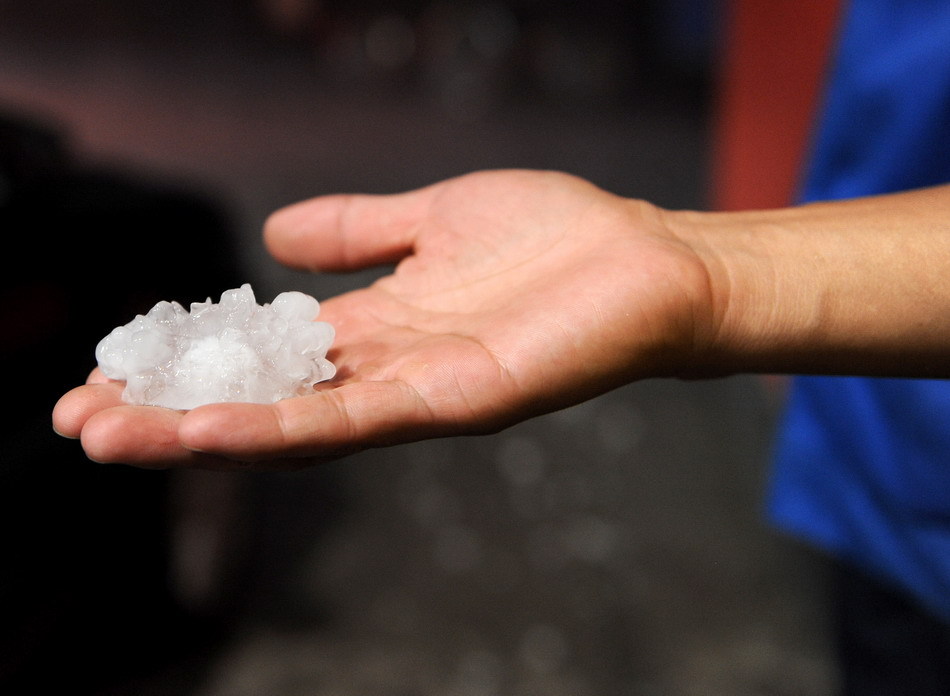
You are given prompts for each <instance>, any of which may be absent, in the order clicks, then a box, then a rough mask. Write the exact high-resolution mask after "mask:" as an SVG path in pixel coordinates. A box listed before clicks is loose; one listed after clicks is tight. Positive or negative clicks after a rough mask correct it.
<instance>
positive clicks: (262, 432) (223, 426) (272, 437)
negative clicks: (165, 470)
mask: <svg viewBox="0 0 950 696" xmlns="http://www.w3.org/2000/svg"><path fill="white" fill-rule="evenodd" d="M442 427H444V426H442V425H440V424H439V423H438V422H436V421H435V419H434V418H433V416H432V413H431V412H430V410H429V408H428V407H427V406H426V404H425V403H424V401H423V400H422V398H421V397H420V396H419V395H418V394H417V393H416V392H415V391H414V390H413V389H412V388H410V387H408V386H407V385H405V384H404V383H402V382H395V381H389V382H354V383H352V384H345V385H343V386H341V387H338V388H335V389H329V390H326V391H320V392H317V393H315V394H312V395H308V396H305V397H299V398H295V399H286V400H284V401H278V402H277V403H275V404H270V405H259V404H214V405H211V406H204V407H199V408H197V409H195V410H194V411H191V412H190V413H188V414H186V415H185V417H184V419H183V420H182V423H181V426H180V429H179V436H180V438H181V441H182V443H183V444H184V445H185V446H186V447H188V448H191V449H194V450H195V451H199V452H205V453H210V454H218V455H222V456H226V457H230V458H234V459H239V460H247V461H266V460H268V459H271V458H274V457H282V456H288V455H289V456H294V457H338V456H342V455H345V454H351V453H353V452H357V451H359V450H362V449H366V448H368V447H378V446H384V445H392V444H397V443H401V442H409V441H413V440H418V439H422V438H424V437H431V436H434V435H438V434H439V432H440V430H441V429H442Z"/></svg>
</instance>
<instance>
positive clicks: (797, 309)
mask: <svg viewBox="0 0 950 696" xmlns="http://www.w3.org/2000/svg"><path fill="white" fill-rule="evenodd" d="M670 220H671V226H672V227H673V228H674V229H676V230H681V234H682V236H683V238H684V240H686V241H687V242H688V243H689V244H690V246H691V248H693V249H695V250H696V251H697V253H699V254H700V255H701V256H703V259H704V265H705V266H706V267H707V268H708V269H709V272H710V277H711V285H712V287H713V288H715V290H714V294H715V297H714V299H713V307H714V312H715V317H714V319H713V325H714V326H715V327H716V332H717V334H716V336H715V338H714V340H713V342H712V343H711V345H710V346H709V348H708V349H707V350H706V351H705V353H706V355H705V357H704V358H703V361H702V362H703V363H704V364H705V365H708V366H710V367H712V368H713V369H714V370H721V371H723V372H790V373H819V374H846V375H854V374H858V375H887V376H907V377H947V376H950V186H941V187H936V188H931V189H925V190H920V191H913V192H907V193H902V194H896V195H890V196H878V197H871V198H864V199H858V200H852V201H843V202H833V203H817V204H812V205H805V206H800V207H796V208H789V209H785V210H773V211H761V212H746V213H724V214H710V213H675V214H673V215H672V217H671V218H670Z"/></svg>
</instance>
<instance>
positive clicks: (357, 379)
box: [54, 172, 703, 466]
mask: <svg viewBox="0 0 950 696" xmlns="http://www.w3.org/2000/svg"><path fill="white" fill-rule="evenodd" d="M268 242H269V246H270V247H271V250H272V252H273V253H274V255H275V256H276V257H277V258H278V259H279V260H283V261H286V262H290V263H292V264H294V265H302V266H307V267H319V268H332V269H347V268H356V267H360V266H363V265H367V264H370V263H374V262H376V263H378V262H381V261H395V260H399V261H400V262H399V264H398V266H397V267H396V270H395V272H394V273H393V274H392V275H389V276H386V277H385V278H383V279H381V280H380V281H377V282H376V283H375V284H373V285H372V286H370V287H369V288H365V289H362V290H358V291H355V292H352V293H348V294H346V295H342V296H339V297H336V298H333V299H330V300H327V301H326V302H324V303H323V308H322V312H321V320H326V321H329V322H331V323H332V324H334V326H335V327H336V329H337V342H336V348H335V349H334V351H332V352H331V355H330V357H331V359H333V361H334V362H335V363H336V364H337V366H338V368H339V373H338V378H337V379H336V380H334V382H332V383H330V384H328V385H324V386H323V388H321V389H319V390H318V391H317V392H316V393H314V394H313V395H311V396H305V397H299V398H295V399H288V400H285V401H282V402H278V403H277V404H273V405H267V406H263V405H253V404H214V405H210V406H205V407H201V408H199V409H195V410H194V411H191V412H189V413H185V414H183V413H179V412H175V411H168V410H166V409H158V408H153V407H132V406H124V405H121V402H120V399H119V394H120V392H121V387H120V385H116V384H104V383H101V382H102V380H101V378H98V377H96V378H94V379H93V380H92V381H93V382H99V383H94V384H90V385H87V386H85V387H80V388H79V389H77V390H74V391H73V392H70V393H69V394H67V395H66V396H65V397H64V398H63V399H62V400H61V402H60V404H59V405H58V406H57V412H56V414H54V421H56V423H57V429H58V430H59V431H60V432H62V433H63V434H66V435H72V436H77V435H79V434H80V433H81V435H82V440H83V445H84V447H85V448H86V451H87V453H89V455H90V456H91V457H93V458H94V459H98V460H100V461H124V462H127V463H133V464H139V465H174V464H186V465H197V466H221V465H225V466H226V465H229V464H228V462H229V461H230V460H233V459H236V460H245V461H265V460H267V461H271V460H277V459H280V458H283V457H287V456H290V457H301V456H311V457H333V456H339V455H340V454H345V453H347V452H350V451H355V450H358V449H362V448H365V447H369V446H379V445H385V444H392V443H397V442H405V441H411V440H416V439H421V438H424V437H431V436H439V435H449V434H459V433H471V432H489V431H492V430H496V429H498V428H500V427H504V426H506V425H508V424H510V423H512V422H515V421H517V420H520V419H523V418H526V417H530V416H532V415H536V414H537V413H541V412H544V411H549V410H553V409H556V408H560V407H562V406H565V405H568V404H570V403H575V402H578V401H581V400H583V399H584V398H588V397H590V396H593V395H595V394H597V393H600V392H603V391H605V390H607V389H610V388H612V387H615V386H618V385H619V384H621V383H623V382H625V381H628V380H630V379H634V378H636V377H640V376H644V375H655V374H663V373H665V372H668V371H669V370H670V369H671V367H670V366H671V365H672V364H673V363H674V360H673V356H674V354H675V353H676V352H677V351H678V350H680V349H681V348H683V347H685V346H689V345H690V344H691V342H692V340H693V339H694V337H693V335H692V333H693V331H694V330H695V327H694V326H693V325H692V321H691V319H692V317H691V308H692V306H693V300H694V297H693V295H694V294H695V293H696V292H701V288H702V284H703V279H702V269H701V268H700V267H699V264H698V262H697V261H696V260H695V257H694V255H692V254H691V253H690V251H689V250H688V248H686V247H685V246H683V245H680V244H679V243H678V242H677V241H676V240H675V239H674V238H673V237H672V236H671V235H669V234H668V233H667V232H666V230H665V229H664V228H663V226H662V225H661V224H660V223H659V217H658V216H657V211H656V210H655V209H653V208H650V207H649V206H646V205H645V204H642V203H635V202H632V201H627V200H624V199H621V198H617V197H615V196H612V195H610V194H607V193H605V192H603V191H601V190H599V189H597V188H595V187H593V186H591V185H590V184H587V183H586V182H583V181H581V180H578V179H575V178H573V177H568V176H565V175H560V174H550V173H530V172H494V173H481V174H476V175H470V176H468V177H463V178H460V179H455V180H451V181H448V182H443V183H442V184H438V185H435V186H433V187H429V188H427V189H422V190H420V191H415V192H412V193H409V194H403V195H401V196H396V197H362V196H360V197H332V198H330V199H318V200H316V201H311V202H306V203H303V204H299V205H298V206H295V207H294V208H291V209H289V210H288V211H286V212H283V213H278V214H277V215H276V216H275V217H274V218H273V219H272V221H271V223H270V224H269V226H268ZM667 351H670V352H667ZM675 357H676V358H679V357H681V356H678V355H677V356H675ZM303 463H305V462H303V461H299V460H298V461H297V465H300V464H303ZM233 464H234V462H233V461H232V462H231V465H233ZM285 464H286V463H285Z"/></svg>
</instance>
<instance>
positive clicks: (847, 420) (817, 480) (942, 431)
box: [769, 0, 950, 620]
mask: <svg viewBox="0 0 950 696" xmlns="http://www.w3.org/2000/svg"><path fill="white" fill-rule="evenodd" d="M946 182H950V2H948V1H947V0H854V1H853V2H852V3H851V4H850V6H849V8H848V11H847V13H846V15H845V18H844V23H843V26H842V31H841V36H840V41H839V46H838V51H837V53H836V59H835V63H834V67H833V70H832V74H831V77H830V82H829V87H828V90H827V93H826V95H825V103H824V109H823V114H822V117H821V120H820V122H819V128H818V133H817V137H816V139H815V142H814V147H813V152H812V153H811V164H810V166H809V168H808V170H807V172H806V177H805V182H804V187H803V193H802V200H804V201H813V200H829V199H837V198H850V197H855V196H863V195H869V194H876V193H886V192H890V191H899V190H906V189H911V188H918V187H922V186H928V185H934V184H941V183H946ZM947 272H948V273H950V258H948V259H947ZM908 311H913V307H908ZM947 321H950V316H948V317H947ZM948 352H950V351H948ZM769 507H770V514H771V516H772V518H773V520H774V521H775V522H776V523H777V524H778V526H779V527H780V528H782V529H784V530H786V531H788V532H790V533H792V534H794V535H796V536H799V537H801V538H804V539H806V540H808V541H810V542H811V543H813V544H816V545H818V546H819V547H821V548H823V549H825V550H827V551H829V552H830V553H832V554H834V555H835V556H837V557H839V558H841V559H842V560H844V561H846V562H848V563H851V564H854V565H855V566H857V567H859V568H861V569H863V570H865V571H866V572H868V573H871V574H872V575H874V576H877V577H879V578H881V579H883V580H885V581H886V582H890V583H891V584H894V585H896V586H898V587H900V588H903V589H904V590H905V591H907V592H909V593H910V594H911V595H913V596H914V597H916V598H917V600H918V601H919V603H920V604H921V605H923V606H924V607H926V608H929V609H930V611H932V612H933V613H934V614H936V615H938V616H940V617H942V618H943V619H945V620H950V382H947V381H943V380H897V379H867V378H835V377H798V378H795V380H793V386H792V389H791V394H790V398H789V403H788V406H787V411H786V417H785V420H784V423H783V425H782V429H781V432H780V436H779V441H778V447H777V453H776V462H775V474H774V479H773V487H772V492H771V499H770V504H769Z"/></svg>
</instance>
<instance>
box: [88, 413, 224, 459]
mask: <svg viewBox="0 0 950 696" xmlns="http://www.w3.org/2000/svg"><path fill="white" fill-rule="evenodd" d="M181 419H182V413H181V412H180V411H173V410H171V409H167V408H161V407H158V406H117V407H115V408H108V409H105V410H103V411H99V412H97V413H95V414H93V415H92V416H90V417H89V419H88V420H87V421H86V423H85V425H84V427H83V429H82V434H81V441H82V446H83V449H84V450H85V452H86V456H88V457H89V458H90V459H91V460H93V461H94V462H100V463H103V464H129V465H132V466H138V467H142V468H149V469H165V468H169V467H182V466H187V467H192V468H205V469H215V468H222V467H223V466H224V467H231V468H233V467H234V463H233V462H224V461H222V460H221V459H220V458H218V457H212V456H208V455H204V454H201V453H197V452H193V451H191V450H189V449H186V448H185V447H183V446H182V444H181V442H180V441H179V439H178V426H179V424H180V423H181Z"/></svg>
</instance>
